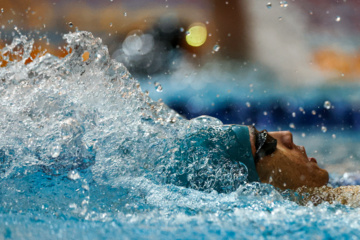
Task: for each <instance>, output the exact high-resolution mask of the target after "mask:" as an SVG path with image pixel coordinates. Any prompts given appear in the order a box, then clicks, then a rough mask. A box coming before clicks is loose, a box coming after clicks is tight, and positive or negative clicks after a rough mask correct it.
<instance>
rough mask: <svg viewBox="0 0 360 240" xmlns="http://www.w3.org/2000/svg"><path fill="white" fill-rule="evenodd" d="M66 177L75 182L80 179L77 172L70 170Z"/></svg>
mask: <svg viewBox="0 0 360 240" xmlns="http://www.w3.org/2000/svg"><path fill="white" fill-rule="evenodd" d="M67 177H68V178H69V179H71V180H77V179H80V178H81V177H80V174H79V172H78V171H76V170H71V171H70V172H68V175H67Z"/></svg>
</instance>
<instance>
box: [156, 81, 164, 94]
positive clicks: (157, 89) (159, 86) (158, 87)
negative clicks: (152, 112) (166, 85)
mask: <svg viewBox="0 0 360 240" xmlns="http://www.w3.org/2000/svg"><path fill="white" fill-rule="evenodd" d="M155 89H156V91H157V92H162V91H163V88H162V86H161V84H160V83H158V82H155Z"/></svg>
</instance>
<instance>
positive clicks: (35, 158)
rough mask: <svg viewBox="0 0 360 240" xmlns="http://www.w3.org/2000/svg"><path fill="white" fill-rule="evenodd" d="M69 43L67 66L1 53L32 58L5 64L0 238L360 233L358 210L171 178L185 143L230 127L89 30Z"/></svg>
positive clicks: (0, 96)
mask: <svg viewBox="0 0 360 240" xmlns="http://www.w3.org/2000/svg"><path fill="white" fill-rule="evenodd" d="M65 38H66V40H67V42H68V49H72V53H71V54H69V55H68V56H66V57H65V58H63V59H58V58H56V57H53V56H51V55H45V56H42V57H38V58H36V59H35V60H34V61H33V62H31V63H29V64H27V65H25V64H24V62H25V60H26V59H27V58H28V56H29V53H30V51H31V46H32V41H31V40H28V39H27V38H26V37H25V36H20V37H18V38H15V39H14V41H13V44H11V45H9V46H8V47H7V48H5V49H4V50H3V53H5V52H9V53H11V54H16V49H17V48H16V47H19V46H20V47H21V48H23V49H24V53H23V60H19V61H18V62H13V63H9V64H8V66H7V67H6V68H0V111H1V112H2V113H3V114H2V115H1V116H0V163H1V165H0V222H1V224H0V239H49V238H57V239H117V238H121V239H163V238H170V239H171V238H182V239H229V238H234V239H235V238H236V239H242V238H251V239H278V238H285V239H287V238H311V239H313V238H319V239H324V238H334V239H347V238H350V237H356V238H358V237H360V232H359V230H358V229H359V224H360V221H359V220H358V216H359V209H352V208H350V207H347V206H343V205H340V204H332V205H330V204H328V203H323V204H320V205H318V206H313V205H311V204H309V205H308V206H300V205H298V204H297V203H295V202H294V201H291V200H290V199H292V198H293V194H292V193H291V192H283V193H280V192H278V191H277V190H275V189H274V188H273V187H272V186H270V185H266V184H258V183H252V184H249V183H245V182H243V183H242V184H240V186H239V188H238V189H237V190H236V191H233V192H229V193H218V192H216V191H210V190H209V191H197V190H195V189H191V188H185V187H182V186H178V185H175V184H171V183H167V182H166V181H164V180H163V178H162V176H161V174H158V173H159V169H164V168H165V169H166V167H167V165H168V164H169V162H171V159H172V156H173V154H174V153H176V152H177V151H178V145H177V141H178V139H183V138H184V136H185V135H186V134H189V133H191V132H192V131H196V130H197V129H199V128H201V127H202V126H204V125H211V126H220V125H221V122H220V121H218V120H216V119H214V118H206V119H204V118H202V119H196V120H192V121H188V120H186V119H184V118H183V117H181V116H179V115H178V114H177V113H175V112H174V111H172V110H171V109H169V108H168V107H167V106H166V105H165V104H164V103H163V102H162V101H157V102H155V101H153V100H151V99H150V98H149V96H147V94H146V93H143V92H142V90H141V87H140V84H139V83H138V82H137V81H136V80H135V79H133V78H132V77H131V75H130V73H129V72H128V71H127V70H126V68H125V67H124V66H123V65H122V64H121V63H117V62H115V61H114V60H111V59H110V57H109V55H108V51H107V48H106V47H105V46H103V45H102V43H101V40H100V39H97V38H94V37H93V36H92V35H91V34H90V33H87V32H77V33H71V34H68V35H66V36H65ZM85 52H87V53H88V54H89V58H88V59H87V60H86V59H85V60H86V61H84V58H83V54H84V53H85ZM244 104H245V103H244ZM248 107H250V104H249V106H248ZM304 141H309V140H308V139H306V140H304ZM315 142H317V143H319V141H318V140H315ZM203 154H204V156H205V157H208V156H209V155H206V154H207V153H203ZM193 157H194V155H191V154H189V159H191V158H193ZM181 170H182V171H190V170H191V168H186V167H185V168H184V169H181ZM175 174H176V173H175ZM209 174H210V173H209ZM245 176H246V173H245ZM209 177H210V175H209ZM342 177H343V176H339V177H338V179H339V180H341V179H342ZM345 177H347V176H345ZM352 179H353V178H352Z"/></svg>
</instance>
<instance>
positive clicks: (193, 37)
mask: <svg viewBox="0 0 360 240" xmlns="http://www.w3.org/2000/svg"><path fill="white" fill-rule="evenodd" d="M206 37H207V30H206V27H205V25H204V24H202V23H193V24H191V25H190V27H189V30H188V31H187V32H186V42H187V43H188V44H189V45H190V46H193V47H200V46H201V45H203V44H204V43H205V41H206Z"/></svg>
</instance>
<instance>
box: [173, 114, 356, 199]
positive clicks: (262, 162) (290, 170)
mask: <svg viewBox="0 0 360 240" xmlns="http://www.w3.org/2000/svg"><path fill="white" fill-rule="evenodd" d="M204 117H206V116H202V117H199V118H204ZM187 138H188V140H189V142H190V144H182V145H181V147H183V149H181V147H180V152H182V154H183V155H184V156H183V157H184V158H182V159H181V160H182V161H187V160H188V161H189V159H190V161H191V160H194V159H197V158H196V157H195V158H194V157H193V158H192V159H191V154H189V152H192V151H194V148H193V147H189V146H190V145H191V146H197V147H199V146H200V148H201V149H202V150H203V149H204V148H205V149H207V150H206V151H209V152H214V151H213V150H212V149H213V148H217V150H218V151H216V152H220V153H221V154H222V155H221V156H220V155H216V158H220V159H222V158H223V157H224V156H225V158H226V159H227V161H230V162H233V161H235V162H241V163H242V164H244V165H245V166H246V168H247V170H248V176H247V181H248V182H254V181H255V182H256V181H257V182H262V183H268V184H271V185H273V186H274V187H276V188H278V189H281V190H286V189H291V190H294V191H297V192H298V193H299V194H300V195H301V196H302V199H301V203H307V202H309V201H311V202H313V203H314V204H319V203H321V202H323V201H327V202H330V203H332V202H335V201H337V202H340V203H343V204H349V203H351V204H350V205H352V206H354V201H353V200H354V199H355V198H356V197H357V196H358V193H360V187H357V186H351V187H339V188H331V187H329V186H327V183H328V181H329V174H328V172H327V171H326V170H325V169H322V168H320V167H319V166H318V164H317V161H316V159H315V158H312V157H309V156H308V155H307V153H306V150H305V147H304V146H298V145H296V144H295V143H294V142H293V136H292V133H291V132H289V131H277V132H267V131H266V130H263V131H258V130H257V129H256V128H255V127H253V126H246V125H223V126H221V130H220V131H215V130H211V127H210V128H204V129H201V130H199V131H197V132H195V133H192V134H190V135H189V136H187ZM224 149H225V150H224ZM222 150H224V151H222ZM206 151H200V153H204V152H206ZM195 155H199V154H195ZM189 156H190V157H189ZM198 158H201V156H198ZM210 161H211V160H210ZM180 162H181V161H180ZM213 162H214V161H213ZM215 162H216V161H215ZM216 164H218V165H219V164H226V161H225V162H220V163H219V162H216ZM195 165H196V164H194V165H192V166H195ZM223 166H225V165H223ZM227 167H228V166H227V165H226V167H225V168H227ZM208 168H210V169H212V168H214V169H216V168H217V167H216V166H215V164H212V165H210V167H208ZM236 171H237V170H236V169H235V170H234V169H232V170H231V171H230V172H232V173H235V175H236V174H237V172H236ZM193 175H194V173H191V176H193ZM181 177H182V180H180V178H175V179H176V180H175V181H168V183H170V182H171V183H174V184H176V185H179V184H180V185H183V186H184V185H185V186H187V187H192V188H195V189H199V190H205V191H206V189H205V187H204V186H201V187H199V184H198V182H199V178H193V179H191V178H189V176H185V175H181ZM184 179H186V180H187V181H188V183H185V182H186V180H184ZM194 179H195V180H194ZM208 180H209V179H208ZM211 181H212V182H215V183H214V184H213V185H212V186H214V187H213V189H214V190H217V191H218V192H229V190H230V191H234V190H236V188H237V187H238V186H239V183H237V184H236V183H235V184H233V185H231V184H229V183H228V184H227V185H226V184H223V185H222V183H217V184H216V181H224V179H222V180H221V179H216V177H215V178H214V179H210V180H209V182H211ZM194 182H196V183H195V184H194ZM205 184H206V183H205ZM224 185H225V186H226V187H227V189H224ZM229 185H231V186H230V187H229ZM359 205H360V204H359Z"/></svg>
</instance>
